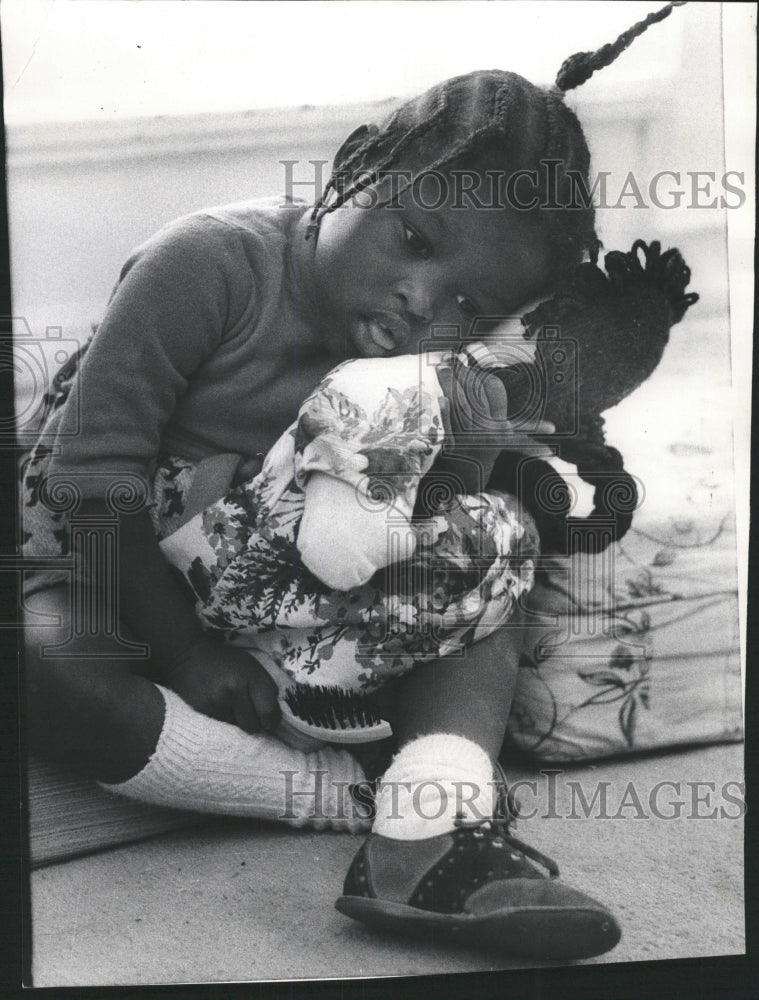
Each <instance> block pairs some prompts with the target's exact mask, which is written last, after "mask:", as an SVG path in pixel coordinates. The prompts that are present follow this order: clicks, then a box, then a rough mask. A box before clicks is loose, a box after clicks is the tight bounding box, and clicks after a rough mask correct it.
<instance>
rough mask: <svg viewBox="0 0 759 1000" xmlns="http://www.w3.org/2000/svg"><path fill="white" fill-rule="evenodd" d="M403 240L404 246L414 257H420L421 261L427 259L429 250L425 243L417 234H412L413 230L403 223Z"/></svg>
mask: <svg viewBox="0 0 759 1000" xmlns="http://www.w3.org/2000/svg"><path fill="white" fill-rule="evenodd" d="M403 238H404V239H405V241H406V246H407V247H408V248H409V250H410V251H411V252H412V253H413V254H414V255H415V256H416V257H421V258H422V259H423V260H428V259H429V256H430V248H429V246H428V245H427V242H426V241H425V240H423V239H422V237H421V236H420V235H419V233H417V232H414V230H413V229H412V228H411V227H410V226H407V225H406V224H405V223H404V226H403Z"/></svg>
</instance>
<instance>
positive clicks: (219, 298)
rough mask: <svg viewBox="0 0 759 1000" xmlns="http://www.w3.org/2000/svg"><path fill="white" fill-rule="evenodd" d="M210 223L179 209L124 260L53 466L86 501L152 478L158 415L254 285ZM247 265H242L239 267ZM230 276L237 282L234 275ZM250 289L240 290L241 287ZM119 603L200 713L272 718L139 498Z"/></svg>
mask: <svg viewBox="0 0 759 1000" xmlns="http://www.w3.org/2000/svg"><path fill="white" fill-rule="evenodd" d="M233 250H234V247H233V248H232V250H230V246H229V241H227V240H225V239H224V233H223V231H222V230H221V229H220V228H219V226H218V225H217V224H215V223H213V224H211V225H210V226H209V225H207V224H204V223H203V222H202V221H200V220H197V219H190V220H185V221H183V222H181V223H179V224H176V225H174V226H172V227H170V229H169V230H167V231H165V232H164V233H162V234H159V236H158V237H156V238H154V239H153V240H151V241H150V242H149V243H148V244H147V245H146V246H145V247H143V248H142V250H140V251H139V252H138V253H137V254H136V255H135V256H134V257H133V258H131V259H130V261H129V262H128V263H127V265H126V266H125V268H124V270H123V272H122V276H121V281H120V283H119V285H118V286H117V288H116V291H115V292H114V295H113V297H112V299H111V302H110V305H109V308H108V310H107V312H106V315H105V317H104V319H103V322H102V323H101V324H100V327H99V328H98V331H97V333H96V334H95V337H94V340H93V342H92V344H91V345H90V347H89V348H88V350H87V353H86V355H85V357H84V361H83V364H82V368H81V370H80V372H79V376H78V380H77V384H76V393H75V397H74V398H73V399H70V400H69V402H68V403H67V404H66V410H65V412H64V413H63V414H62V417H63V421H62V425H61V433H60V435H59V439H58V441H59V443H60V444H61V453H60V455H59V456H57V457H56V458H55V459H54V460H53V461H52V463H51V473H52V474H55V475H58V476H62V477H64V478H65V479H66V480H68V481H70V482H71V483H72V485H73V486H74V487H75V489H76V490H77V492H79V493H80V494H81V495H82V496H83V497H84V501H83V503H84V509H85V511H88V512H89V513H94V512H95V511H104V510H105V502H104V499H103V498H104V496H105V494H106V491H107V489H108V487H109V485H110V484H111V483H112V482H114V481H118V480H119V479H120V478H122V477H123V476H124V475H125V474H128V475H132V476H133V475H135V474H137V475H140V476H142V477H143V478H144V479H146V480H147V479H149V476H150V466H151V461H152V460H153V459H154V457H155V455H156V454H157V452H158V450H159V447H160V439H161V433H162V430H163V427H164V426H165V424H166V423H167V422H168V420H169V419H170V417H171V415H172V414H173V412H174V410H175V408H176V405H177V402H178V399H179V398H180V396H181V395H182V394H183V393H184V391H185V389H186V388H187V385H188V383H189V381H190V380H191V379H192V377H193V374H194V372H195V371H196V370H197V369H198V367H200V366H201V365H202V364H203V362H204V361H205V360H206V359H207V358H209V357H210V356H211V355H212V354H213V352H214V350H215V349H216V347H217V346H218V344H219V343H220V341H221V338H222V335H223V331H224V328H225V323H226V322H227V317H228V315H229V314H230V311H231V314H232V315H233V316H234V315H238V314H239V313H237V312H235V310H236V309H238V307H239V306H240V301H241V300H242V301H247V300H248V299H249V298H250V295H251V288H250V284H251V281H250V278H248V279H247V285H245V284H244V279H242V278H241V279H239V280H238V279H237V278H236V277H235V275H236V274H237V272H238V271H240V272H241V273H242V275H243V276H244V275H245V274H246V271H245V269H244V268H243V269H235V268H232V267H230V266H229V258H230V255H231V254H232V252H233ZM247 273H248V274H249V269H248V272H247ZM236 280H238V284H237V286H236V285H235V284H234V282H235V281H236ZM246 297H247V298H246ZM119 538H120V544H119V550H118V560H119V563H118V578H119V587H120V598H119V601H120V606H119V608H118V612H119V614H120V615H121V616H122V618H123V620H124V621H125V622H126V623H127V624H128V625H129V626H130V627H131V629H132V630H133V632H134V633H135V634H136V635H137V636H138V637H139V638H140V639H141V640H142V641H144V642H146V643H147V644H148V645H149V647H150V655H151V662H152V666H153V668H154V670H155V673H156V675H157V677H158V678H159V679H161V680H164V682H166V683H167V684H168V685H169V686H171V687H173V688H174V689H175V690H176V691H177V692H178V693H179V694H180V695H181V696H182V697H183V698H184V699H185V700H186V701H187V702H188V703H189V704H191V705H192V706H193V707H194V708H196V709H198V710H200V711H203V712H204V713H206V714H208V715H211V716H214V717H215V718H219V719H222V720H224V721H228V722H233V723H236V724H238V725H240V726H241V727H242V728H244V729H247V730H250V731H255V730H257V729H259V728H261V724H262V722H265V723H266V726H267V728H269V727H271V728H273V727H274V726H275V725H276V720H275V719H274V718H273V716H275V715H276V714H277V711H278V710H277V708H276V687H275V685H274V684H273V682H271V681H270V680H269V678H268V675H266V674H265V672H264V671H263V668H261V667H260V666H259V665H258V664H257V663H256V662H255V661H254V660H253V659H252V658H251V657H249V656H248V655H247V654H245V653H243V652H241V651H240V650H238V649H234V648H232V647H227V646H225V645H223V644H222V643H221V642H220V641H218V640H214V639H211V638H210V637H207V636H206V635H205V634H204V633H203V632H202V630H201V628H200V625H199V623H198V622H197V620H196V618H195V613H194V610H193V608H192V606H191V604H190V602H189V601H188V600H187V598H186V597H185V595H184V593H183V592H182V591H181V590H180V588H179V585H178V584H177V582H176V581H175V579H174V577H173V576H172V573H171V570H170V568H169V566H168V564H167V563H166V560H165V559H164V557H163V555H162V553H161V551H160V549H159V546H158V542H157V540H156V538H155V536H154V532H153V529H152V526H151V522H150V518H149V515H148V512H147V511H146V510H143V511H141V512H140V513H138V514H135V515H131V516H126V515H122V516H121V520H120V532H119Z"/></svg>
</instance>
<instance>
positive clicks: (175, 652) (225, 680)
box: [83, 499, 279, 733]
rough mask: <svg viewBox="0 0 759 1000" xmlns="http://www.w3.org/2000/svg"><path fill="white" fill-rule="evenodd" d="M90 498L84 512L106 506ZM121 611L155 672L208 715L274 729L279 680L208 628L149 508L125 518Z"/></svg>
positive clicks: (120, 548)
mask: <svg viewBox="0 0 759 1000" xmlns="http://www.w3.org/2000/svg"><path fill="white" fill-rule="evenodd" d="M106 509H107V508H106V505H105V503H104V501H101V500H97V499H95V500H88V501H85V503H84V505H83V513H85V514H88V515H93V514H95V515H96V514H100V513H105V512H106ZM117 558H118V583H119V588H118V593H119V605H118V608H117V609H116V612H117V614H118V617H119V618H120V620H122V621H123V622H124V623H125V624H126V625H128V626H129V628H130V629H131V630H132V632H133V633H134V634H135V635H136V636H137V637H138V638H140V639H141V640H143V641H144V642H146V643H147V644H148V646H149V649H150V653H149V656H150V662H151V667H152V668H153V676H154V679H155V680H157V681H158V682H159V683H163V684H165V685H166V686H167V687H170V688H172V689H173V690H174V691H176V692H177V694H179V695H180V696H181V697H182V698H183V699H184V700H185V701H186V702H187V703H188V704H189V705H191V706H192V707H193V708H195V709H196V710H197V711H199V712H203V713H204V714H205V715H209V716H211V717H212V718H215V719H220V720H221V721H223V722H230V723H233V724H234V725H237V726H239V727H240V728H241V729H244V730H245V731H246V732H250V733H255V732H258V731H259V730H260V729H262V728H263V729H266V730H268V731H270V732H273V731H274V730H275V729H276V728H277V725H278V723H279V707H278V702H277V696H278V692H277V686H276V684H275V683H274V681H272V680H271V678H270V677H269V675H268V674H267V673H266V671H265V670H264V668H263V667H262V666H261V665H260V664H259V663H258V662H257V661H256V660H254V659H253V657H251V656H250V655H249V654H248V653H246V652H244V651H243V650H241V649H236V648H235V647H233V646H227V645H225V644H224V643H223V642H221V641H219V640H217V639H213V638H211V637H210V636H208V635H206V634H205V633H204V632H203V630H202V629H201V627H200V624H199V622H198V620H197V618H196V616H195V611H194V609H193V607H192V605H191V604H190V602H189V601H188V599H187V598H186V597H185V594H184V593H183V592H182V590H181V588H180V585H179V584H178V582H177V580H176V578H175V576H174V574H173V570H172V569H171V567H170V566H169V564H168V563H167V561H166V559H165V558H164V556H163V554H162V552H161V550H160V548H159V546H158V541H157V539H156V537H155V533H154V531H153V526H152V524H151V521H150V516H149V514H148V512H147V511H141V512H140V513H138V514H133V515H127V516H125V515H122V516H121V519H120V522H119V546H118V552H117Z"/></svg>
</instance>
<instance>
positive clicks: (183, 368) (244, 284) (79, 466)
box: [51, 215, 253, 497]
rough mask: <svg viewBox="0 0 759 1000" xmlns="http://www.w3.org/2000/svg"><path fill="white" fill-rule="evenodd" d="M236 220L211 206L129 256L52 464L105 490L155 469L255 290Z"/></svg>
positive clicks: (86, 485)
mask: <svg viewBox="0 0 759 1000" xmlns="http://www.w3.org/2000/svg"><path fill="white" fill-rule="evenodd" d="M238 254H239V249H238V247H237V246H236V243H235V240H234V238H230V235H229V229H228V227H226V226H224V225H223V223H219V222H218V221H216V220H214V219H213V218H210V217H208V216H205V215H194V216H188V217H186V218H184V219H180V220H178V221H177V222H175V223H172V224H171V225H169V226H168V227H166V228H165V229H163V230H162V231H161V232H159V233H158V234H157V235H156V236H154V237H153V238H152V239H150V240H149V241H148V242H147V243H145V244H143V245H142V246H141V247H139V248H138V249H137V250H136V251H135V253H134V254H133V255H132V256H131V257H130V258H129V260H128V261H127V262H126V264H125V265H124V267H123V269H122V271H121V275H120V278H119V282H118V284H117V286H116V288H115V290H114V293H113V295H112V297H111V300H110V303H109V305H108V309H107V311H106V314H105V317H104V318H103V321H102V323H101V324H100V326H99V327H98V330H97V332H96V334H95V336H94V338H93V340H92V343H91V344H90V346H89V348H88V350H87V352H86V354H85V356H84V360H83V363H82V366H81V370H80V373H79V377H78V379H77V383H76V386H75V390H74V392H73V393H72V396H71V397H70V398H69V400H68V401H67V404H66V407H65V413H64V414H63V416H62V421H61V425H60V430H59V435H58V444H59V446H60V453H59V454H58V455H57V456H56V457H55V458H54V459H53V460H52V464H51V472H55V473H65V474H66V475H67V476H70V477H72V478H73V479H74V480H75V482H76V484H77V486H78V487H79V489H80V490H81V491H82V494H83V495H84V496H86V497H95V496H102V495H103V494H104V492H105V490H106V489H107V486H108V484H109V482H110V481H112V480H113V479H117V478H118V477H119V476H120V475H121V474H124V473H138V474H142V475H146V473H147V470H148V467H149V464H150V461H151V459H153V458H154V457H155V456H156V455H157V453H158V451H159V448H160V440H161V432H162V430H163V428H164V427H165V425H166V423H167V422H168V420H169V418H170V417H171V415H172V413H173V412H174V410H175V408H176V404H177V400H178V399H179V398H180V397H181V395H182V394H183V393H184V392H185V390H186V389H187V385H188V382H189V380H190V379H191V377H192V375H193V373H194V372H195V371H196V370H197V369H198V368H199V367H200V366H201V365H202V364H203V363H204V362H205V361H206V360H207V359H208V358H209V357H210V356H211V355H212V354H213V352H214V351H215V350H216V348H217V347H218V345H219V344H220V342H221V340H222V338H223V336H224V332H225V330H226V329H227V328H228V327H229V325H230V324H231V323H233V322H234V319H235V317H236V316H239V315H241V313H242V312H243V310H244V309H245V306H246V305H247V303H248V302H249V301H250V297H251V295H252V294H253V278H252V275H251V272H250V268H247V269H246V268H240V267H239V260H238V261H237V263H238V266H237V267H235V266H234V265H235V263H236V257H237V255H238Z"/></svg>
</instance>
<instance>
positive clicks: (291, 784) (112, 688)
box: [26, 587, 368, 830]
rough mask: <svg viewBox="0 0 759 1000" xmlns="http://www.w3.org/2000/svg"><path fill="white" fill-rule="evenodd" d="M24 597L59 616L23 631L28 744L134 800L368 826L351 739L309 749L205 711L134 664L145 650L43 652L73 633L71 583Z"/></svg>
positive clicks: (321, 824) (322, 824)
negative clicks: (344, 744)
mask: <svg viewBox="0 0 759 1000" xmlns="http://www.w3.org/2000/svg"><path fill="white" fill-rule="evenodd" d="M27 606H28V608H29V610H30V611H35V612H42V613H46V614H52V615H57V616H59V618H60V622H61V624H60V625H59V626H58V627H55V628H51V627H40V626H37V627H30V628H29V629H28V630H27V634H26V640H27V655H26V692H27V716H28V732H29V737H30V738H29V746H30V749H31V750H32V751H33V752H39V753H41V754H43V755H46V756H49V757H50V758H51V759H52V760H53V761H54V762H55V763H57V764H60V765H62V766H63V767H65V768H67V769H70V770H74V771H76V772H77V773H79V774H80V775H82V776H83V777H89V778H94V779H95V780H97V781H99V782H101V783H103V784H105V786H106V787H107V788H108V789H109V790H110V791H113V792H115V793H117V794H120V795H124V796H127V797H128V798H133V799H137V800H138V801H141V802H149V803H152V804H154V805H162V806H171V807H174V808H179V809H190V810H194V811H197V812H207V813H217V814H225V815H235V816H248V817H254V818H258V819H269V820H282V821H284V822H287V823H288V824H290V825H293V826H303V825H308V826H313V827H315V828H317V829H324V828H326V827H332V828H335V829H341V830H359V829H366V827H367V825H368V824H367V821H366V819H365V811H363V812H362V811H358V812H357V811H356V810H355V809H354V808H353V803H352V801H351V800H350V797H349V794H348V787H349V786H350V785H352V784H360V783H361V782H362V781H364V772H363V770H362V768H361V766H360V764H359V763H358V761H357V760H356V759H355V758H354V757H353V756H352V755H351V754H350V753H348V752H347V751H346V750H338V749H336V748H333V747H324V748H323V749H319V750H315V751H312V752H309V753H306V752H304V751H302V750H296V749H294V748H293V747H290V746H288V745H287V744H285V743H283V742H281V741H280V740H278V739H276V738H274V737H273V736H269V735H268V734H264V733H256V734H253V735H251V734H249V733H245V732H243V731H242V730H241V729H239V728H237V726H233V725H230V724H228V723H226V722H219V721H217V720H216V719H212V718H209V717H208V716H205V715H202V714H201V713H199V712H196V711H195V710H194V709H192V708H191V707H190V706H189V705H187V704H186V703H185V702H184V701H183V700H182V699H181V698H180V697H179V696H178V695H177V694H175V693H174V692H172V691H168V690H165V689H163V688H160V687H158V686H156V685H155V684H153V683H152V682H151V681H150V680H149V679H148V677H146V676H143V675H141V674H139V673H137V672H136V671H135V668H134V664H135V663H137V664H138V666H139V665H140V664H141V666H142V667H143V668H144V666H145V662H144V661H142V662H141V661H129V660H124V659H121V660H119V659H115V658H113V659H108V658H103V659H99V658H93V659H86V658H83V659H68V658H66V659H63V658H57V659H56V658H55V656H54V655H49V654H48V655H45V654H44V653H43V647H44V646H46V645H48V646H49V645H52V644H54V643H55V642H60V641H62V640H63V639H65V638H66V637H67V635H68V630H67V623H68V615H69V607H70V604H69V594H68V589H67V588H66V587H57V588H55V589H50V590H47V591H44V592H42V593H40V594H37V595H34V596H33V597H30V598H29V599H28V600H27ZM122 634H123V633H122ZM92 648H93V652H94V651H95V648H96V647H94V645H93V647H92ZM52 652H53V651H52V650H51V651H50V653H52Z"/></svg>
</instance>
